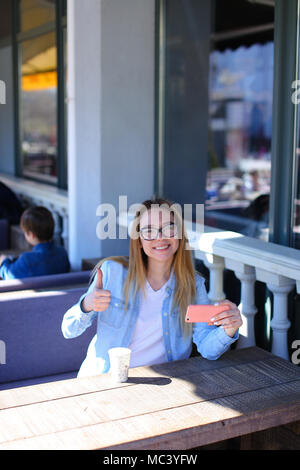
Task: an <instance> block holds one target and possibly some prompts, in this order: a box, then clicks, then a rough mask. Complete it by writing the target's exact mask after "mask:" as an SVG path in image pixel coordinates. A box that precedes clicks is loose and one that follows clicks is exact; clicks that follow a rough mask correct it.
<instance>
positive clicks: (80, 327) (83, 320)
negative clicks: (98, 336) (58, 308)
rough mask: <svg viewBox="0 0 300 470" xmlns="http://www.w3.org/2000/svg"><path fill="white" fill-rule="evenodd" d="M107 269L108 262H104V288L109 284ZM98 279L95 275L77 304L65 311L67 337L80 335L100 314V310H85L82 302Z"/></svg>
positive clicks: (64, 330)
mask: <svg viewBox="0 0 300 470" xmlns="http://www.w3.org/2000/svg"><path fill="white" fill-rule="evenodd" d="M107 269H108V267H107V263H103V265H102V267H101V270H102V273H103V288H104V289H105V286H106V284H107V276H108V273H107ZM96 280H97V277H96V276H95V277H94V279H93V282H92V283H91V285H90V287H89V289H88V290H87V292H86V293H85V294H83V295H82V296H81V297H80V299H79V301H78V302H77V304H75V305H73V307H71V308H69V310H67V312H66V313H65V315H64V318H63V321H62V325H61V330H62V334H63V335H64V337H65V338H75V337H76V336H80V335H81V334H82V333H84V332H85V330H86V329H87V328H88V327H89V326H91V325H92V323H93V321H94V320H95V318H96V317H97V316H98V312H94V311H91V312H84V311H83V310H82V307H81V302H82V300H83V299H84V297H85V296H86V295H87V294H88V293H89V292H91V291H92V290H93V289H94V286H95V283H96Z"/></svg>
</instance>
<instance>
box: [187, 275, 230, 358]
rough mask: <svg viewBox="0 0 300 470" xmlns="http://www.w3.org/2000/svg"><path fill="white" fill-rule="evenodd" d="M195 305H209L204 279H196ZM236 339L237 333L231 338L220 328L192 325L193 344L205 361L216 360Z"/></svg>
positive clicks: (202, 324) (203, 324) (204, 324)
mask: <svg viewBox="0 0 300 470" xmlns="http://www.w3.org/2000/svg"><path fill="white" fill-rule="evenodd" d="M196 285H197V296H196V302H195V303H197V304H210V303H211V302H210V301H209V298H208V295H207V292H206V289H205V285H204V279H201V278H200V277H197V281H196ZM237 339H238V332H236V333H235V335H234V336H233V338H231V337H230V336H228V335H227V334H226V332H225V331H224V329H223V328H222V327H221V326H215V325H208V324H207V323H194V324H193V342H194V343H195V344H196V346H197V350H198V352H199V353H200V354H201V356H202V357H204V358H206V359H211V360H215V359H218V358H219V357H220V356H221V355H222V354H223V353H224V352H225V351H227V349H229V347H230V345H231V344H232V343H234V342H235V341H236V340H237Z"/></svg>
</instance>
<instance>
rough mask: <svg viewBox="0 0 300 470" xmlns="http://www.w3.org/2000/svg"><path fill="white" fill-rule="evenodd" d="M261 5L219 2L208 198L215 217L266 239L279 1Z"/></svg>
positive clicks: (220, 223) (211, 219)
mask: <svg viewBox="0 0 300 470" xmlns="http://www.w3.org/2000/svg"><path fill="white" fill-rule="evenodd" d="M263 3H264V2H262V3H261V4H259V3H256V4H253V3H250V2H248V1H243V0H242V1H241V0H238V1H237V0H230V1H228V2H226V6H225V5H224V2H221V1H216V2H215V10H214V12H213V25H214V26H213V31H212V48H211V53H210V60H209V64H210V79H209V152H208V155H209V167H208V173H207V185H206V198H205V199H206V200H205V204H206V213H207V220H208V221H209V222H211V223H214V224H215V225H217V226H220V227H221V228H223V227H224V228H229V229H232V230H236V231H240V232H242V233H244V234H246V235H248V236H253V237H258V238H262V239H264V240H268V213H269V210H268V209H269V194H270V178H271V139H272V100H273V96H272V95H273V70H274V64H273V62H274V59H273V57H274V42H273V30H274V24H273V22H274V5H272V3H271V2H269V4H263ZM241 8H243V10H242V9H241ZM233 12H235V15H233V14H231V13H233ZM242 13H243V14H242Z"/></svg>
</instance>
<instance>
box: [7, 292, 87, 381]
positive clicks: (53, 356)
mask: <svg viewBox="0 0 300 470" xmlns="http://www.w3.org/2000/svg"><path fill="white" fill-rule="evenodd" d="M86 290H87V286H84V287H80V288H75V289H61V290H50V291H41V292H31V291H20V292H16V293H15V292H13V293H7V294H2V295H1V296H0V341H1V344H2V346H3V345H4V346H5V353H6V354H5V356H6V357H5V364H3V363H0V383H7V382H11V381H17V380H23V379H31V378H37V377H44V376H49V375H56V374H62V373H69V372H72V371H78V369H79V367H80V365H81V363H82V361H83V360H84V358H85V355H86V352H87V348H88V345H89V343H90V341H91V339H92V337H93V336H94V335H95V333H96V322H95V323H94V324H93V325H92V326H91V327H90V328H88V329H87V330H86V331H85V332H84V333H83V334H82V335H81V336H79V337H77V338H74V339H65V338H64V337H63V335H62V332H61V323H62V319H63V316H64V314H65V312H66V311H67V310H68V309H69V308H70V307H71V306H72V305H74V304H75V303H77V302H78V300H79V298H80V296H81V295H82V294H84V293H85V292H86Z"/></svg>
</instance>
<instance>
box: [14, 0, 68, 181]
mask: <svg viewBox="0 0 300 470" xmlns="http://www.w3.org/2000/svg"><path fill="white" fill-rule="evenodd" d="M16 5H17V7H16V9H17V11H15V25H16V57H17V59H16V64H19V67H18V68H17V70H16V75H17V76H16V82H17V83H18V87H17V92H18V100H17V102H18V107H17V114H18V126H17V127H18V132H17V136H18V139H19V142H17V150H18V171H17V173H18V175H19V176H24V177H28V178H31V179H36V180H39V181H43V182H46V183H49V184H55V185H57V186H59V187H61V188H66V173H67V170H66V163H67V159H66V146H65V76H66V73H65V62H66V58H65V50H66V47H65V36H66V34H65V28H66V17H65V14H66V1H65V0H56V1H55V0H19V1H18V2H17V3H16Z"/></svg>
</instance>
